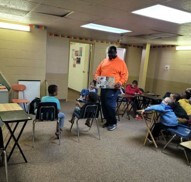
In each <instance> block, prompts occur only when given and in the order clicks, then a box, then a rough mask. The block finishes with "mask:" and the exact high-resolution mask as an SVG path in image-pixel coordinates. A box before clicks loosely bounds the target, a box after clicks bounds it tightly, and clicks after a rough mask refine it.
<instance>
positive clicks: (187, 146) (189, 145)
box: [180, 141, 191, 167]
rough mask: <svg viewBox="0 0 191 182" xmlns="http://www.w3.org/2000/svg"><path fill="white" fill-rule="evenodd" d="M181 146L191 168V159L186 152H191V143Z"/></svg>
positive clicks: (183, 143)
mask: <svg viewBox="0 0 191 182" xmlns="http://www.w3.org/2000/svg"><path fill="white" fill-rule="evenodd" d="M180 146H182V147H183V148H184V154H185V157H186V160H187V162H188V164H189V165H190V167H191V162H190V161H189V158H188V155H187V152H186V149H188V150H191V141H186V142H181V143H180Z"/></svg>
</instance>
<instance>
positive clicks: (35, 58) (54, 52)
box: [0, 29, 191, 99]
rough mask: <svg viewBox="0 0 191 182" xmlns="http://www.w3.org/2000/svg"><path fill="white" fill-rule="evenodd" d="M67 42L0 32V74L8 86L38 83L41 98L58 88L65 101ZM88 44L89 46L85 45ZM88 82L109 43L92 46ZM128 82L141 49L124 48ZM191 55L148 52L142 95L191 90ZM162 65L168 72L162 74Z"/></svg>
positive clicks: (163, 50) (41, 34) (42, 32)
mask: <svg viewBox="0 0 191 182" xmlns="http://www.w3.org/2000/svg"><path fill="white" fill-rule="evenodd" d="M69 42H70V39H67V38H63V37H50V36H48V37H47V32H46V30H39V29H32V30H31V32H21V31H13V30H5V29H0V65H1V66H0V72H2V73H3V74H4V76H5V77H6V79H7V80H8V82H10V84H12V83H15V82H17V81H18V80H21V79H23V80H41V84H42V85H41V96H42V95H45V90H46V89H45V86H44V81H45V79H46V80H47V81H48V84H53V83H54V84H57V85H58V86H59V95H58V98H60V99H67V90H68V61H69ZM88 43H90V42H88ZM92 44H93V52H92V60H91V67H90V68H91V69H90V80H92V79H93V74H94V73H95V70H96V68H97V66H98V64H99V63H100V62H101V61H102V60H103V59H104V58H105V56H106V48H107V47H108V46H110V44H109V43H101V42H96V41H95V42H93V43H92ZM126 48H127V55H126V60H125V61H126V63H127V67H128V69H129V80H128V82H131V81H132V80H134V79H137V80H138V78H139V69H140V61H141V54H142V49H141V48H137V47H126ZM190 58H191V51H176V50H175V48H174V47H165V48H162V47H161V48H151V50H150V55H149V65H148V72H147V80H146V88H145V90H146V91H151V92H156V93H159V94H161V95H162V94H164V93H165V92H166V91H173V92H174V91H176V92H183V91H184V90H185V88H187V87H191V79H190V71H191V61H190ZM165 65H169V66H170V69H169V70H165Z"/></svg>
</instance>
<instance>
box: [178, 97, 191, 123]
mask: <svg viewBox="0 0 191 182" xmlns="http://www.w3.org/2000/svg"><path fill="white" fill-rule="evenodd" d="M178 102H179V103H180V105H181V106H182V108H183V109H184V110H185V111H186V113H187V115H188V117H189V122H190V120H191V104H190V103H191V99H180V100H179V101H178Z"/></svg>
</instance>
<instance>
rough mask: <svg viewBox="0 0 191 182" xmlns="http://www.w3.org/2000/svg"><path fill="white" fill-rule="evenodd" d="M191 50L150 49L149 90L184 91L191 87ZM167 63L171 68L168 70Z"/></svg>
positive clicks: (157, 91) (162, 91) (160, 92)
mask: <svg viewBox="0 0 191 182" xmlns="http://www.w3.org/2000/svg"><path fill="white" fill-rule="evenodd" d="M190 58H191V51H176V50H175V48H174V47H171V48H170V47H166V48H152V49H151V51H150V58H149V65H148V72H147V84H146V85H147V86H146V88H147V90H150V91H153V92H156V93H159V94H162V95H163V94H164V93H165V92H166V91H171V92H179V93H181V92H183V91H184V90H185V89H186V88H187V87H191V79H190V72H191V61H190ZM165 65H169V66H170V69H169V70H166V69H165Z"/></svg>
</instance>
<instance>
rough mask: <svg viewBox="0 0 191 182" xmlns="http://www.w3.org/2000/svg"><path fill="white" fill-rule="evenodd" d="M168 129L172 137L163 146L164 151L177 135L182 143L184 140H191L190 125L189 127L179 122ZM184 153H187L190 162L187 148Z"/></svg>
mask: <svg viewBox="0 0 191 182" xmlns="http://www.w3.org/2000/svg"><path fill="white" fill-rule="evenodd" d="M166 131H168V132H170V133H171V134H172V137H171V138H170V140H169V141H168V142H167V143H166V145H165V146H164V147H163V149H162V152H164V150H165V149H166V147H167V146H168V145H169V144H170V143H171V141H172V140H173V139H174V138H175V137H179V138H180V143H181V142H183V140H190V138H191V128H189V127H187V126H185V125H182V124H179V125H178V126H177V127H172V128H167V129H166ZM180 143H179V144H180ZM184 154H185V157H186V160H187V162H188V163H189V160H188V157H187V154H186V151H185V149H184Z"/></svg>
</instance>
